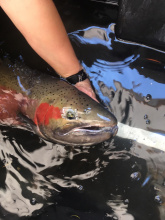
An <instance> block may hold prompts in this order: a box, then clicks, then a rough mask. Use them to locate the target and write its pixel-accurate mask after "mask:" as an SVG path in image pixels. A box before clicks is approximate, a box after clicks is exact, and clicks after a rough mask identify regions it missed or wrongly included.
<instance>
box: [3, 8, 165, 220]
mask: <svg viewBox="0 0 165 220" xmlns="http://www.w3.org/2000/svg"><path fill="white" fill-rule="evenodd" d="M72 12H73V11H72ZM73 17H74V16H73ZM81 22H82V21H81ZM77 23H78V22H77ZM13 33H16V32H15V30H14V32H13ZM69 37H70V39H71V41H72V44H73V46H74V49H75V51H76V54H77V56H78V58H79V60H80V61H81V62H82V64H83V66H84V67H85V68H86V70H87V72H88V73H89V76H90V79H91V81H92V83H93V85H94V88H95V90H96V94H97V96H98V98H99V99H100V101H101V102H102V103H104V104H105V105H106V107H107V108H109V109H110V110H111V111H113V112H114V114H115V115H116V117H117V118H118V120H119V122H120V123H119V133H118V135H117V136H116V137H115V138H114V139H112V140H111V141H106V142H104V143H101V144H99V145H96V146H90V147H82V146H79V147H74V148H72V147H66V146H63V145H59V144H52V143H49V142H46V141H43V140H42V139H41V138H39V137H38V136H36V135H34V134H33V133H31V132H29V131H26V130H22V129H20V128H11V127H5V126H1V134H0V169H1V176H0V204H1V207H0V219H2V220H10V219H12V220H13V219H14V220H17V219H30V220H33V219H39V220H42V219H44V220H45V219H48V220H53V219H57V220H61V219H66V220H67V219H83V220H93V219H95V220H101V219H110V220H115V219H117V220H163V219H164V218H165V209H164V204H165V169H164V167H165V153H164V150H163V149H164V147H165V137H164V134H165V129H164V124H165V85H164V83H165V76H164V64H163V59H164V56H165V55H164V54H160V53H158V52H156V51H153V50H151V49H147V48H144V47H143V48H142V47H140V46H137V45H127V44H125V43H123V42H119V41H117V39H116V38H115V35H114V24H113V23H112V24H109V25H107V26H104V27H103V26H102V27H100V26H97V25H96V26H86V27H85V28H83V29H81V30H78V29H77V31H76V30H75V31H73V32H71V33H70V35H69ZM7 43H8V41H7V40H6V41H5V40H4V43H2V46H1V48H2V49H3V50H5V51H9V52H11V51H12V52H11V53H10V54H11V55H12V56H13V57H16V58H17V57H18V56H20V54H21V56H22V57H23V60H25V62H26V63H28V64H29V65H31V66H34V67H35V68H36V66H37V65H36V64H35V65H34V63H33V62H34V61H31V60H30V61H29V60H28V55H27V51H28V54H29V53H31V52H29V50H30V49H24V50H25V51H23V52H22V53H20V49H19V47H20V46H19V45H17V47H18V52H13V51H14V47H15V46H14V45H13V46H11V44H9V45H10V47H9V48H8V46H7ZM23 45H24V44H23ZM25 48H28V46H27V45H25ZM22 50H23V49H22ZM24 54H26V55H24ZM35 56H36V55H34V57H35ZM30 57H31V56H30ZM38 59H39V58H35V61H36V60H37V63H40V62H42V61H40V60H39V61H38ZM151 59H152V60H151ZM157 59H158V61H159V62H156V61H154V60H157ZM32 64H33V65H32ZM39 66H40V68H42V70H44V71H45V69H46V70H47V68H49V67H47V66H46V64H43V65H39ZM49 70H50V69H49ZM49 70H48V72H49ZM147 120H149V121H150V123H146V121H147ZM152 147H154V148H152Z"/></svg>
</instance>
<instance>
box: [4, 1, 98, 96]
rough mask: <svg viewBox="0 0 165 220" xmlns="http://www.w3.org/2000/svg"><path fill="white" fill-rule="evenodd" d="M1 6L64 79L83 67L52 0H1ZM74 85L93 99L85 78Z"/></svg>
mask: <svg viewBox="0 0 165 220" xmlns="http://www.w3.org/2000/svg"><path fill="white" fill-rule="evenodd" d="M0 6H1V7H2V8H3V10H4V11H5V12H6V14H7V15H8V16H9V17H10V19H11V20H12V22H13V23H14V24H15V26H16V27H17V28H18V29H19V30H20V32H21V33H22V34H23V36H24V37H25V38H26V40H27V41H28V43H29V44H30V45H31V47H32V48H33V49H34V50H35V51H36V52H37V53H38V54H39V55H40V56H41V57H42V58H43V59H44V60H45V61H46V62H47V63H48V64H50V65H51V66H52V67H53V68H54V69H55V71H56V72H57V73H58V74H59V75H61V76H62V77H64V78H65V77H68V76H70V75H73V74H75V73H77V72H78V71H80V70H81V69H82V66H81V65H80V63H79V61H78V59H77V57H76V55H75V53H74V50H73V48H72V45H71V43H70V40H69V38H68V35H67V33H66V30H65V28H64V25H63V23H62V20H61V18H60V16H59V14H58V11H57V9H56V7H55V5H54V3H53V1H52V0H0ZM76 87H77V88H78V89H79V90H81V91H83V92H85V93H86V94H88V95H89V96H91V97H92V98H95V95H94V92H93V90H92V88H91V86H90V82H89V80H88V79H87V80H85V81H83V82H81V83H77V84H76Z"/></svg>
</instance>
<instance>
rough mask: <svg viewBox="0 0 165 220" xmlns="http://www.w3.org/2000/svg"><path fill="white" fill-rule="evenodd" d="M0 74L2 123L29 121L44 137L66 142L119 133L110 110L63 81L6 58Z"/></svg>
mask: <svg viewBox="0 0 165 220" xmlns="http://www.w3.org/2000/svg"><path fill="white" fill-rule="evenodd" d="M0 76H1V77H0V121H1V123H3V124H8V125H22V126H26V121H28V124H29V121H30V122H31V123H30V124H31V127H32V129H33V131H34V132H36V133H37V134H38V135H40V136H41V137H43V138H44V139H46V140H49V141H51V142H58V143H61V144H67V145H91V144H95V143H99V142H102V141H104V140H107V139H109V138H110V137H111V136H113V135H115V134H116V132H117V120H116V118H115V116H114V115H113V114H112V113H111V112H109V111H108V110H106V109H105V108H104V107H103V106H102V105H100V104H99V103H97V102H96V101H94V100H93V99H91V98H90V97H89V96H87V95H86V94H84V93H82V92H80V91H79V90H77V89H76V88H75V87H74V86H72V85H70V84H68V83H67V82H65V81H63V80H60V79H58V78H55V77H53V76H50V75H48V74H43V73H38V72H36V71H32V70H30V69H29V68H27V67H25V66H21V65H17V64H14V65H11V64H9V63H6V64H5V62H4V61H0ZM20 115H22V116H24V117H23V118H24V120H23V121H22V120H20V118H21V117H20ZM26 119H27V120H26Z"/></svg>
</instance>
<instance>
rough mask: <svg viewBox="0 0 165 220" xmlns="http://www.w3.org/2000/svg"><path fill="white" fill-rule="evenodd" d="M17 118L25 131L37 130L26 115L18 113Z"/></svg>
mask: <svg viewBox="0 0 165 220" xmlns="http://www.w3.org/2000/svg"><path fill="white" fill-rule="evenodd" d="M17 116H18V118H19V120H20V122H21V123H23V126H25V127H26V128H27V129H29V130H34V131H35V130H36V129H37V126H36V124H35V123H34V122H33V121H32V120H31V119H30V118H28V117H27V116H26V115H24V114H22V113H21V112H20V113H18V115H17Z"/></svg>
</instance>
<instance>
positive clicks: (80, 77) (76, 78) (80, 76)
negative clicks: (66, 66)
mask: <svg viewBox="0 0 165 220" xmlns="http://www.w3.org/2000/svg"><path fill="white" fill-rule="evenodd" d="M65 79H66V80H67V82H69V83H70V84H72V85H75V84H76V83H78V82H82V81H84V80H86V79H88V75H87V74H86V72H85V71H84V70H83V69H82V70H80V71H79V72H78V73H76V74H74V75H72V76H69V77H67V78H65Z"/></svg>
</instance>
